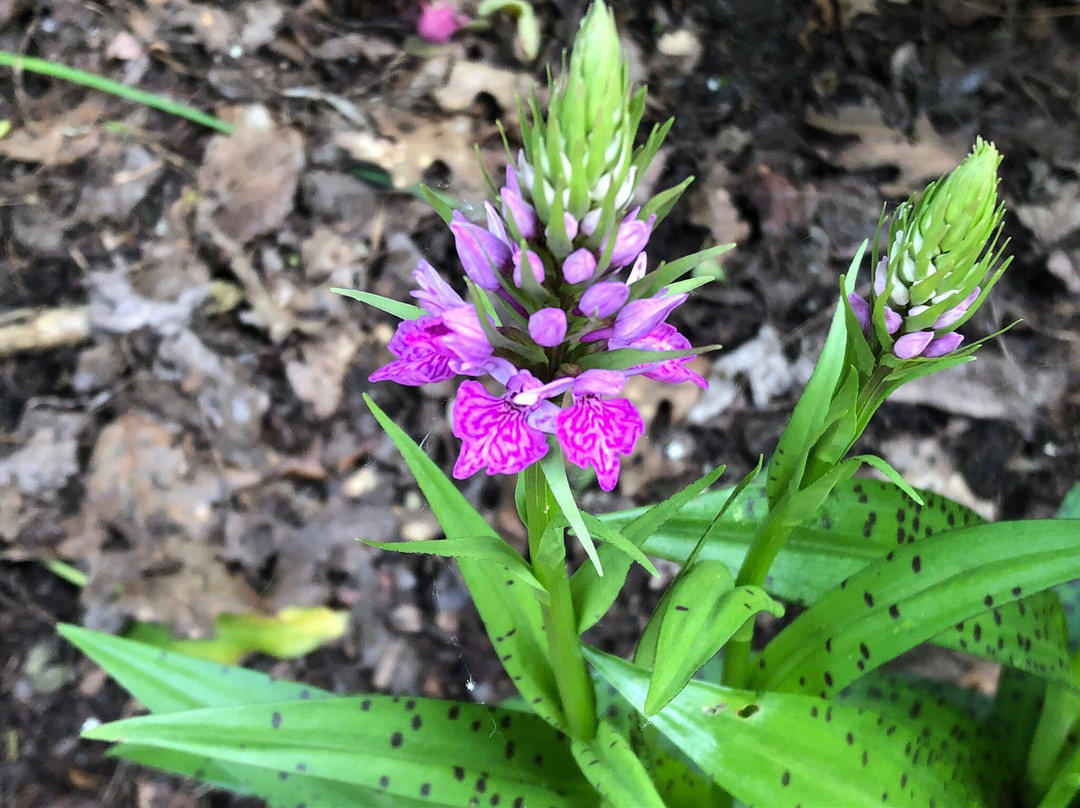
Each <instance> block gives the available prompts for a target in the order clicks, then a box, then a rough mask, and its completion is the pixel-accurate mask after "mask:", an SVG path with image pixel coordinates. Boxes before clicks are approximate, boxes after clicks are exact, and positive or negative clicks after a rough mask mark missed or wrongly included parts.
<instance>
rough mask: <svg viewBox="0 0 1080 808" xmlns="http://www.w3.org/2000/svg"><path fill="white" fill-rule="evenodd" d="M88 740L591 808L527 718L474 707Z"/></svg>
mask: <svg viewBox="0 0 1080 808" xmlns="http://www.w3.org/2000/svg"><path fill="white" fill-rule="evenodd" d="M86 735H87V737H89V738H94V739H97V740H107V741H121V742H124V743H133V744H139V745H140V746H144V747H147V746H153V747H157V748H160V749H166V750H173V751H176V752H180V753H186V754H190V755H204V756H207V757H210V758H213V759H215V760H220V761H225V762H228V763H239V764H242V765H244V766H252V767H257V768H260V769H263V770H265V771H268V772H271V773H273V774H274V776H277V777H282V776H283V775H284V778H283V779H287V778H289V777H293V776H298V775H304V776H311V777H316V778H321V779H325V780H331V781H334V782H338V783H344V784H349V785H359V786H362V787H364V788H366V789H372V790H376V791H381V792H384V793H386V794H388V795H391V796H395V797H401V798H403V799H406V800H412V799H418V798H427V799H428V800H430V801H431V802H432V803H434V804H442V805H455V806H464V805H468V804H470V801H471V800H473V799H476V800H477V801H479V800H484V802H486V803H490V801H491V799H492V798H493V797H494V796H495V795H498V796H499V800H498V801H497V802H496V804H499V803H500V802H504V804H506V805H512V804H513V802H514V800H516V799H521V800H522V801H523V802H524V803H525V804H543V805H556V806H566V808H574V807H576V806H579V805H580V806H591V805H596V797H595V793H594V791H593V789H592V787H591V786H589V784H588V783H587V782H586V781H585V780H584V778H583V777H582V776H581V774H580V772H579V771H578V770H577V767H576V766H575V765H574V763H573V759H572V757H571V755H570V750H569V744H568V742H567V741H566V739H565V738H563V737H562V736H560V735H559V734H558V733H557V731H556V730H554V729H552V728H551V727H549V726H547V725H546V724H544V722H543V721H542V720H541V719H540V718H538V717H536V716H533V715H530V714H527V713H519V712H514V711H510V710H502V709H499V708H495V707H486V706H483V705H476V704H463V703H457V702H448V701H439V700H434V699H422V698H404V697H397V696H395V697H391V696H375V695H371V696H350V697H343V698H334V699H325V700H319V701H292V702H281V703H276V704H268V705H255V706H244V707H226V708H214V709H206V710H193V711H187V712H182V713H169V714H166V715H151V716H145V717H141V718H132V719H128V720H126V721H118V722H114V723H112V724H106V725H104V726H101V727H98V728H97V729H95V730H92V731H91V732H88V733H87V734H86ZM537 758H539V761H538V760H537ZM560 791H561V792H563V793H564V794H565V796H562V797H560V796H558V795H557V793H556V792H560Z"/></svg>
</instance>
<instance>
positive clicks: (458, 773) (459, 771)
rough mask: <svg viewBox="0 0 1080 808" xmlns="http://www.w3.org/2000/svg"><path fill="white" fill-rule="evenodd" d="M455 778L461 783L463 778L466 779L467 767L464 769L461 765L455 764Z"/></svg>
mask: <svg viewBox="0 0 1080 808" xmlns="http://www.w3.org/2000/svg"><path fill="white" fill-rule="evenodd" d="M454 779H455V780H457V781H458V782H459V783H460V782H461V781H462V780H464V779H465V769H463V768H462V767H461V766H455V767H454Z"/></svg>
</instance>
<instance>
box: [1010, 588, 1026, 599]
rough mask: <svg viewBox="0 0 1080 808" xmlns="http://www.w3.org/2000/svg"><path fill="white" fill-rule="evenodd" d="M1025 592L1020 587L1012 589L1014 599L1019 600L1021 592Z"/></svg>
mask: <svg viewBox="0 0 1080 808" xmlns="http://www.w3.org/2000/svg"><path fill="white" fill-rule="evenodd" d="M1023 591H1024V590H1023V589H1021V588H1020V587H1018V586H1014V587H1013V588H1012V595H1013V597H1014V598H1018V597H1020V593H1021V592H1023Z"/></svg>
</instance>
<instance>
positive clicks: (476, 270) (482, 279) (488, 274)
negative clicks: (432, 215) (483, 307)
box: [450, 211, 511, 291]
mask: <svg viewBox="0 0 1080 808" xmlns="http://www.w3.org/2000/svg"><path fill="white" fill-rule="evenodd" d="M450 231H451V232H452V233H453V234H454V243H455V246H456V247H457V254H458V258H459V259H461V265H462V267H463V268H464V269H465V274H466V275H468V276H469V278H471V279H472V281H473V283H475V284H476V285H477V286H479V287H480V288H481V289H487V290H488V291H493V290H495V289H498V288H499V279H498V276H497V274H496V273H499V274H501V273H502V272H505V271H506V269H507V268H508V267H509V266H510V262H511V252H510V246H509V245H508V244H506V243H505V242H504V241H502V240H501V239H500V238H498V237H497V236H495V235H493V234H492V233H489V232H488V231H487V230H485V229H484V228H482V227H480V226H479V225H475V224H473V223H472V222H470V221H468V220H467V219H466V218H465V217H464V216H462V215H461V214H460V213H459V212H458V211H454V215H453V217H451V219H450Z"/></svg>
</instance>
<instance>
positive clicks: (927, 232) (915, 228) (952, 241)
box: [867, 138, 1008, 358]
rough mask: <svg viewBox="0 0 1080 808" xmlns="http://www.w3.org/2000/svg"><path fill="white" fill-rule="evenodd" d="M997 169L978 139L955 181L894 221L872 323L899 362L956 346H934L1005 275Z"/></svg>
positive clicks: (940, 184)
mask: <svg viewBox="0 0 1080 808" xmlns="http://www.w3.org/2000/svg"><path fill="white" fill-rule="evenodd" d="M1000 162H1001V155H1000V154H999V153H998V151H997V149H996V148H994V145H993V144H992V143H988V142H986V141H984V140H983V139H982V138H979V139H978V140H976V142H975V147H974V148H973V149H972V151H971V154H969V155H968V156H967V157H966V158H964V160H963V161H962V162H961V163H960V165H958V166H957V167H956V169H955V170H954V171H953V172H952V173H951V174H949V175H948V176H946V177H943V178H942V179H940V180H938V181H937V182H934V183H932V184H931V185H930V186H929V187H928V188H927V189H926V190H925V191H924V192H923V194H922V195H921V196H919V197H918V198H916V197H914V196H913V197H912V198H911V199H909V200H908V201H906V202H904V203H902V204H901V205H900V206H899V207H898V208H897V209H896V212H895V213H894V214H893V216H892V219H891V222H890V226H889V230H888V237H887V238H888V242H887V245H885V257H884V258H883V259H882V261H881V262H880V263H878V265H877V267H876V268H875V273H874V295H873V298H872V304H871V307H872V309H873V315H872V317H871V318H870V319H872V321H873V324H874V331H875V333H876V335H877V337H878V341H879V342H881V343H882V344H884V345H886V346H894V345H899V347H898V348H897V349H896V350H897V353H898V355H901V356H902V358H906V357H904V356H903V355H904V354H905V352H906V351H909V350H914V349H918V350H923V349H926V350H928V351H929V352H930V355H933V354H934V353H935V352H936V351H939V350H942V346H945V345H952V344H953V343H954V342H956V341H957V340H955V339H950V340H946V341H944V342H939V343H934V342H933V341H934V340H941V339H942V338H943V337H944V336H945V335H947V334H949V333H951V332H953V331H955V330H956V328H957V327H958V326H960V325H961V324H962V323H963V322H965V321H966V320H967V319H968V318H969V317H970V316H971V315H972V314H973V313H974V312H975V310H976V309H977V308H978V307H979V305H980V304H981V303H982V300H983V298H984V297H985V296H986V293H987V292H988V291H989V290H990V287H991V286H993V284H994V283H995V282H996V281H997V279H998V278H999V277H1000V276H1001V273H1002V272H1003V271H1004V270H1005V267H1006V266H1007V264H1008V261H1005V262H1002V261H1001V254H1002V249H999V248H998V237H999V235H1000V233H1001V218H1002V216H1003V215H1004V206H1003V205H1002V204H1001V202H1000V201H999V200H998V196H997V183H998V177H997V167H998V164H999V163H1000ZM867 314H868V316H869V312H868V313H867ZM909 335H910V336H909ZM935 344H936V345H937V346H938V347H932V346H934V345H935ZM928 346H931V347H928Z"/></svg>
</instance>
